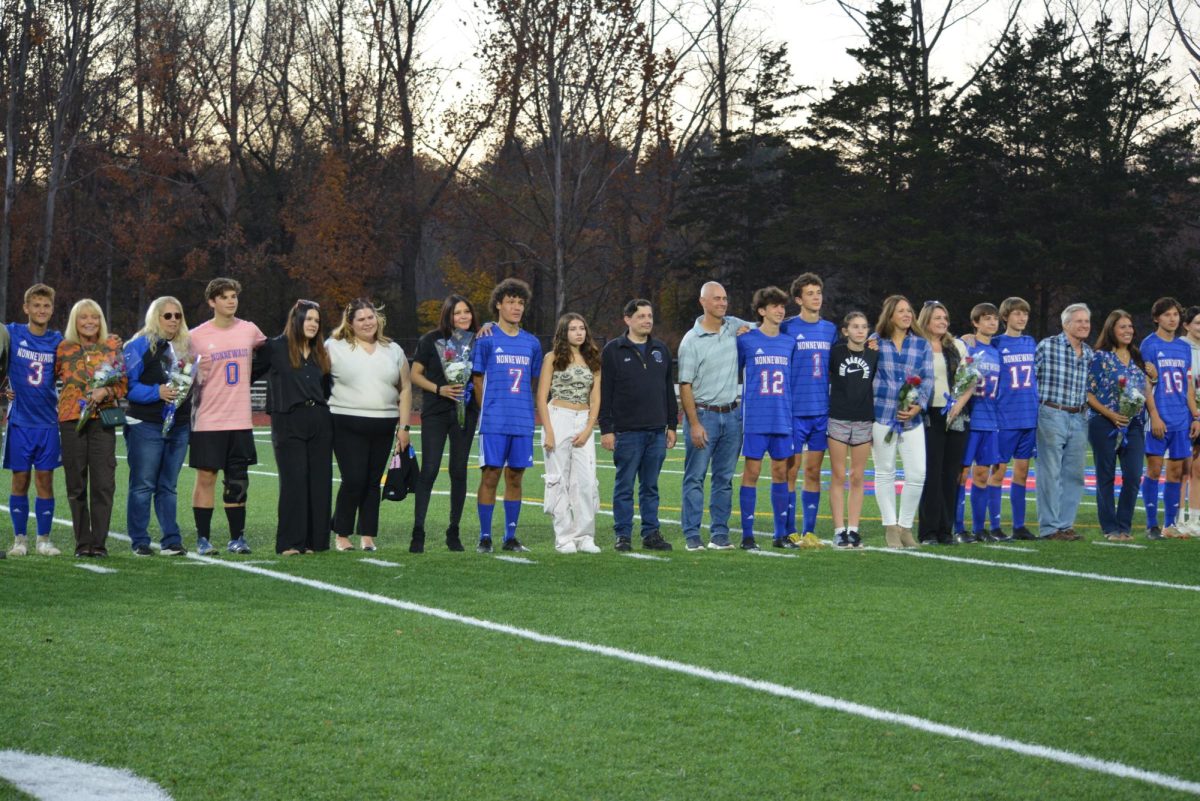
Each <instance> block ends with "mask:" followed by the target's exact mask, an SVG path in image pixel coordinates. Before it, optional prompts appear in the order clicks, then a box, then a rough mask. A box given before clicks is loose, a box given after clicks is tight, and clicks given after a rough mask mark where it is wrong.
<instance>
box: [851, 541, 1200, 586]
mask: <svg viewBox="0 0 1200 801" xmlns="http://www.w3.org/2000/svg"><path fill="white" fill-rule="evenodd" d="M870 550H873V551H879V552H880V553H894V554H902V555H904V556H914V557H917V558H919V559H938V560H941V561H943V562H958V563H960V564H964V565H979V566H981V567H999V568H1005V569H1007V570H1024V571H1025V572H1027V573H1042V574H1044V575H1048V576H1069V577H1070V578H1081V579H1088V580H1090V581H1110V582H1112V583H1114V584H1134V585H1137V586H1139V587H1157V588H1159V589H1163V590H1187V591H1188V592H1200V586H1198V585H1196V584H1175V583H1172V582H1170V581H1152V580H1150V579H1137V578H1126V577H1125V576H1109V575H1105V574H1104V573H1085V572H1083V571H1080V570H1062V569H1060V568H1057V567H1037V566H1036V565H1021V564H1014V563H1012V562H992V561H990V560H988V559H968V558H966V557H965V556H945V555H943V554H940V553H928V552H926V551H914V550H911V549H904V550H893V549H890V548H871V549H870Z"/></svg>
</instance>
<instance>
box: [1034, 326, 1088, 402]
mask: <svg viewBox="0 0 1200 801" xmlns="http://www.w3.org/2000/svg"><path fill="white" fill-rule="evenodd" d="M1034 364H1035V365H1036V367H1037V382H1038V400H1039V401H1041V402H1042V403H1046V402H1049V403H1055V404H1058V405H1059V406H1068V407H1072V408H1073V407H1076V406H1083V405H1084V404H1086V403H1087V383H1088V368H1089V367H1090V366H1091V364H1092V349H1091V348H1090V347H1088V344H1087V343H1086V342H1083V343H1080V352H1079V355H1078V356H1076V355H1075V349H1074V348H1072V347H1071V342H1070V340H1068V339H1067V335H1066V334H1058V335H1056V336H1052V337H1046V338H1045V339H1043V340H1042V341H1041V342H1039V343H1038V345H1037V351H1035V354H1034Z"/></svg>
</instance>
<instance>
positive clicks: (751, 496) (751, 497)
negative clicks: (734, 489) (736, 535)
mask: <svg viewBox="0 0 1200 801" xmlns="http://www.w3.org/2000/svg"><path fill="white" fill-rule="evenodd" d="M738 501H739V504H738V505H739V506H740V507H741V512H742V539H744V540H745V539H754V506H755V504H756V503H757V502H758V491H757V490H756V488H755V487H742V491H741V492H740V493H739V494H738Z"/></svg>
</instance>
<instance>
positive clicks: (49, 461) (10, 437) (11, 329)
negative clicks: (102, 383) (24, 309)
mask: <svg viewBox="0 0 1200 801" xmlns="http://www.w3.org/2000/svg"><path fill="white" fill-rule="evenodd" d="M7 327H8V335H9V339H10V346H9V356H8V380H9V385H10V386H11V387H12V391H13V401H12V406H11V408H10V409H9V413H8V431H7V432H6V435H5V437H4V468H5V469H7V470H13V471H16V472H28V471H29V470H30V469H34V470H53V469H54V468H56V467H58V466H59V465H61V464H62V450H61V447H60V445H59V440H58V390H57V389H56V388H55V385H54V354H55V353H56V351H57V350H58V345H59V343H60V342H62V340H63V336H62V334H61V333H59V332H58V331H46V333H44V334H41V335H35V334H33V333H31V332H30V330H29V326H27V325H26V324H25V323H9V324H8V326H7Z"/></svg>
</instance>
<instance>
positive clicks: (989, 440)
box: [963, 342, 1001, 467]
mask: <svg viewBox="0 0 1200 801" xmlns="http://www.w3.org/2000/svg"><path fill="white" fill-rule="evenodd" d="M967 355H968V356H970V357H971V360H972V362H973V364H974V366H975V369H976V370H978V371H979V382H978V383H977V384H976V385H975V394H974V395H973V396H972V397H971V434H970V436H969V438H968V439H967V450H966V452H965V453H964V454H963V466H964V467H966V466H969V465H972V464H979V465H993V464H998V463H999V462H1000V447H999V442H998V432H999V430H1000V413H999V402H998V391H999V385H1000V381H1001V374H1000V354H999V353H998V352H997V351H996V349H995V348H994V347H992V346H991V345H990V344H989V345H985V344H983V343H981V342H976V343H975V345H974V346H973V347H971V348H970V349H969V350H968V351H967Z"/></svg>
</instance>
